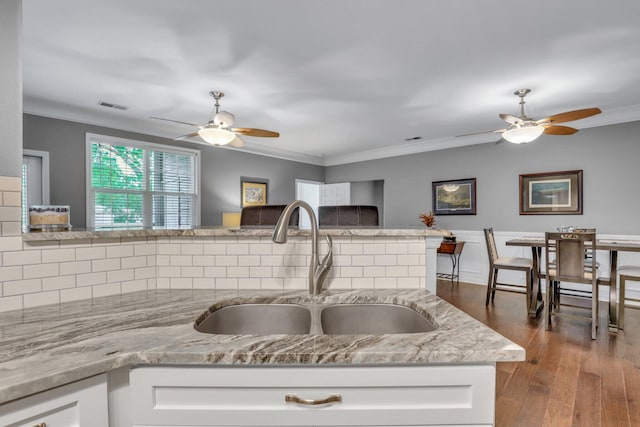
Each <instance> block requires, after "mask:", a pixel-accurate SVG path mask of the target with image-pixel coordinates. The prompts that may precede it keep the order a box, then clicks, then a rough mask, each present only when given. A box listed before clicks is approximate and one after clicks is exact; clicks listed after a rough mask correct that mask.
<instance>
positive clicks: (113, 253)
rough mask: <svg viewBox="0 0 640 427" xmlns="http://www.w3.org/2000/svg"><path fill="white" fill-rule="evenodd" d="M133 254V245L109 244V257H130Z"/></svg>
mask: <svg viewBox="0 0 640 427" xmlns="http://www.w3.org/2000/svg"><path fill="white" fill-rule="evenodd" d="M132 256H133V245H119V246H107V258H129V257H132Z"/></svg>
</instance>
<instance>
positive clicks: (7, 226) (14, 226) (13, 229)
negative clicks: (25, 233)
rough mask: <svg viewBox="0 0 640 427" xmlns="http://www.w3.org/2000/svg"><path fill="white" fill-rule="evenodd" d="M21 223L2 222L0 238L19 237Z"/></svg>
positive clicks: (0, 224)
mask: <svg viewBox="0 0 640 427" xmlns="http://www.w3.org/2000/svg"><path fill="white" fill-rule="evenodd" d="M21 235H22V222H19V221H4V222H1V223H0V236H5V237H7V236H21Z"/></svg>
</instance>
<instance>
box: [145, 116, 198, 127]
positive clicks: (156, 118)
mask: <svg viewBox="0 0 640 427" xmlns="http://www.w3.org/2000/svg"><path fill="white" fill-rule="evenodd" d="M149 118H150V119H154V120H163V121H165V122H173V123H180V124H181V125H188V126H203V125H197V124H195V123H187V122H181V121H180V120H171V119H163V118H162V117H149Z"/></svg>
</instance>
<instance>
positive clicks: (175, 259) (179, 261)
mask: <svg viewBox="0 0 640 427" xmlns="http://www.w3.org/2000/svg"><path fill="white" fill-rule="evenodd" d="M169 263H170V264H171V265H173V266H181V267H187V266H191V265H193V257H192V256H188V255H174V256H172V257H171V258H170V261H169Z"/></svg>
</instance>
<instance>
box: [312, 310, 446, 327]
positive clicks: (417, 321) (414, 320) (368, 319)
mask: <svg viewBox="0 0 640 427" xmlns="http://www.w3.org/2000/svg"><path fill="white" fill-rule="evenodd" d="M320 322H321V325H322V331H323V332H324V333H325V334H328V335H344V334H349V335H360V334H376V335H380V334H411V333H418V332H431V331H434V330H435V329H436V326H435V325H434V324H433V323H431V322H430V321H429V320H427V319H426V318H425V317H423V316H422V315H421V314H420V313H418V312H416V311H415V310H412V309H410V308H408V307H404V306H401V305H393V304H335V305H330V306H328V307H325V308H324V309H322V311H321V312H320Z"/></svg>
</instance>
